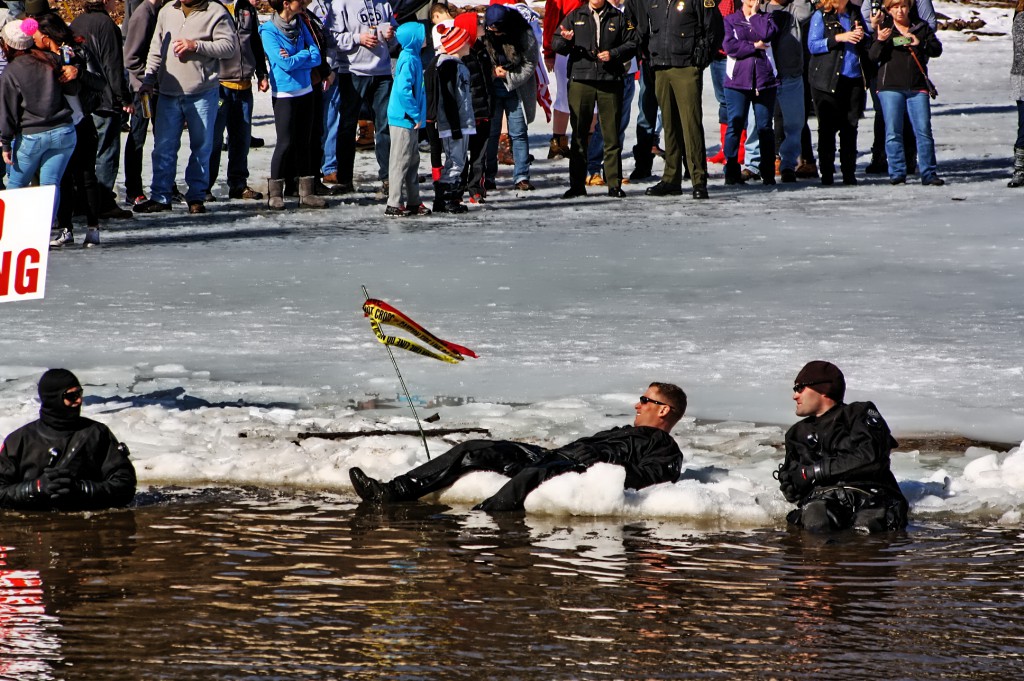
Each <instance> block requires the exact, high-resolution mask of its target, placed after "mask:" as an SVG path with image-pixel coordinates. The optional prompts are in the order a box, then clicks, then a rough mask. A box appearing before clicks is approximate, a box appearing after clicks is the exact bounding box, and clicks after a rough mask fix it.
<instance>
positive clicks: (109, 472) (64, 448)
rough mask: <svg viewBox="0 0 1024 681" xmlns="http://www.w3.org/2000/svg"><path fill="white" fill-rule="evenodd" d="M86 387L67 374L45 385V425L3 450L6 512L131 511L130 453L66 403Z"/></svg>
mask: <svg viewBox="0 0 1024 681" xmlns="http://www.w3.org/2000/svg"><path fill="white" fill-rule="evenodd" d="M81 389H82V386H81V383H79V381H78V378H76V377H75V375H74V374H73V373H71V372H70V371H68V370H66V369H50V370H49V371H47V372H46V373H45V374H43V377H42V378H41V379H40V380H39V399H40V402H41V406H40V409H39V420H37V421H33V422H32V423H29V424H28V425H25V426H22V427H21V428H18V429H17V430H16V431H14V432H13V433H11V434H10V435H8V436H7V439H6V440H4V443H3V446H2V447H0V508H17V509H37V510H60V511H81V510H87V509H99V508H110V507H112V506H127V505H128V503H129V502H131V500H132V498H134V496H135V467H134V466H133V465H132V462H131V461H130V460H129V459H128V448H127V447H125V446H124V445H123V444H118V442H117V438H115V437H114V436H113V434H112V433H111V432H110V429H109V428H107V427H106V426H105V425H103V424H102V423H98V422H96V421H93V420H91V419H87V418H84V417H83V416H81V401H80V400H79V401H78V402H77V406H69V405H68V404H66V403H64V396H65V395H66V394H67V391H69V390H78V391H79V392H78V395H79V396H81Z"/></svg>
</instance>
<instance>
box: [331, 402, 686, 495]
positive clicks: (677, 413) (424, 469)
mask: <svg viewBox="0 0 1024 681" xmlns="http://www.w3.org/2000/svg"><path fill="white" fill-rule="evenodd" d="M634 408H635V409H636V418H635V419H634V421H633V425H632V426H620V427H616V428H612V429H611V430H605V431H602V432H600V433H597V434H595V435H591V436H590V437H585V438H581V439H579V440H576V441H574V442H570V443H569V444H567V445H564V446H562V447H559V448H557V449H545V448H543V447H540V446H538V445H531V444H524V443H521V442H511V441H507V440H497V441H495V440H470V441H468V442H463V443H462V444H460V445H456V446H455V447H453V448H452V449H450V450H448V451H447V452H445V453H444V454H442V455H441V456H439V457H437V458H435V459H433V460H432V461H428V462H427V463H425V464H423V465H421V466H417V467H416V468H414V469H413V470H411V471H409V472H408V473H406V474H404V475H400V476H398V477H397V478H395V479H393V480H391V481H390V482H380V481H378V480H374V479H373V478H371V477H369V476H367V475H366V474H365V473H363V471H361V470H360V469H358V468H352V469H351V470H349V477H350V478H351V479H352V486H353V487H354V488H355V491H356V494H358V495H359V496H360V498H362V499H363V500H364V501H369V502H372V503H376V504H386V503H391V502H398V501H412V500H414V499H419V498H420V497H422V496H424V495H426V494H430V493H431V492H436V491H438V490H441V489H444V488H445V487H449V486H450V485H452V484H453V483H454V482H455V481H456V480H458V479H459V478H461V477H462V476H463V475H466V474H467V473H471V472H473V471H493V472H495V473H502V474H503V475H507V476H509V477H510V478H511V480H509V481H508V482H507V483H506V484H505V485H504V486H503V487H502V488H501V489H500V490H498V492H497V494H495V495H494V496H492V497H490V498H489V499H485V500H484V501H483V502H481V503H480V504H477V506H476V507H475V508H476V509H478V510H482V511H487V512H488V513H494V512H500V511H521V510H522V509H523V502H524V501H525V500H526V497H527V496H528V495H529V494H530V492H532V491H533V490H535V489H537V487H539V486H540V484H541V483H543V482H544V481H545V480H547V479H548V478H552V477H554V476H556V475H561V474H563V473H570V472H574V473H581V472H583V471H585V470H587V469H588V468H590V467H591V466H593V465H594V464H596V463H611V464H616V465H619V466H622V467H624V468H625V469H626V481H625V487H626V488H632V489H640V488H642V487H648V486H650V485H656V484H658V483H661V482H675V481H676V479H677V478H678V477H679V471H680V469H681V468H682V463H683V454H682V452H680V451H679V446H678V445H677V444H676V442H675V440H674V439H673V438H672V436H671V435H670V434H669V432H670V431H671V430H672V427H673V426H675V424H676V423H678V422H679V419H680V418H682V416H683V414H684V413H685V412H686V393H684V392H683V391H682V389H680V388H679V387H678V386H675V385H672V384H671V383H652V384H651V385H650V387H648V388H647V391H646V392H645V393H644V394H643V395H642V396H641V397H640V400H639V401H638V402H637V403H636V405H635V407H634Z"/></svg>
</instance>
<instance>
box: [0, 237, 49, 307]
mask: <svg viewBox="0 0 1024 681" xmlns="http://www.w3.org/2000/svg"><path fill="white" fill-rule="evenodd" d="M12 255H13V253H12V252H11V251H4V252H3V254H0V296H6V295H7V294H8V292H9V291H10V290H11V281H12V277H11V274H12V272H11V256H12ZM39 260H40V258H39V251H38V250H36V249H34V248H26V249H25V250H23V251H21V252H20V253H18V256H17V259H16V260H15V261H14V272H13V274H14V277H13V281H14V292H15V293H17V294H18V295H25V294H26V293H35V292H36V291H37V290H38V288H39V268H38V267H35V265H38V264H39Z"/></svg>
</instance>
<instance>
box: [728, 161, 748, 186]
mask: <svg viewBox="0 0 1024 681" xmlns="http://www.w3.org/2000/svg"><path fill="white" fill-rule="evenodd" d="M725 183H726V184H746V183H747V182H746V180H744V179H743V171H742V170H741V168H740V164H739V161H735V160H733V159H728V160H726V162H725Z"/></svg>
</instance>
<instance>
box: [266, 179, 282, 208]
mask: <svg viewBox="0 0 1024 681" xmlns="http://www.w3.org/2000/svg"><path fill="white" fill-rule="evenodd" d="M267 207H268V208H270V210H284V180H275V179H272V178H268V179H267Z"/></svg>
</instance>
